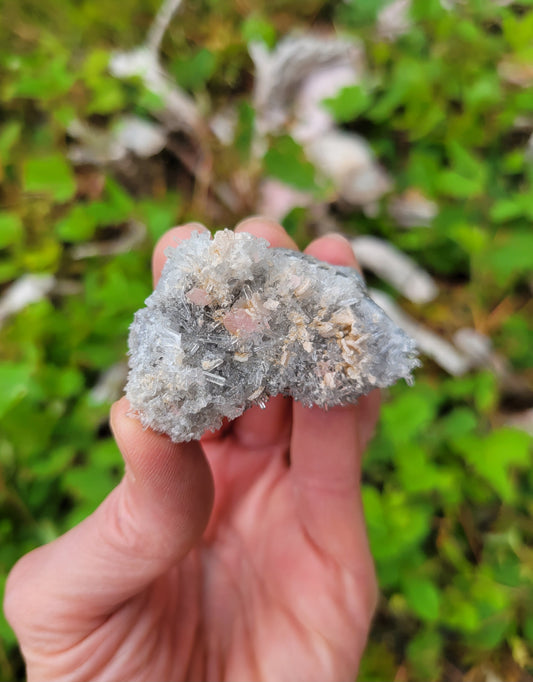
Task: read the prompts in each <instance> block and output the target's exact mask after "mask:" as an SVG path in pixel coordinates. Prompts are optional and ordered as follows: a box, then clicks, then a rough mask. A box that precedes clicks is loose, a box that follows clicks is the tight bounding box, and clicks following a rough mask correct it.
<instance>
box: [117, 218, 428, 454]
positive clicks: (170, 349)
mask: <svg viewBox="0 0 533 682" xmlns="http://www.w3.org/2000/svg"><path fill="white" fill-rule="evenodd" d="M268 247H269V244H268V242H267V241H265V240H264V239H259V238H257V237H254V236H252V235H250V234H247V233H244V232H241V233H234V232H232V231H230V230H223V231H220V232H217V233H216V234H215V236H214V238H213V239H211V238H210V235H209V234H208V233H201V234H199V233H194V234H193V235H192V237H191V238H190V239H188V240H186V241H183V242H181V243H180V244H179V245H178V246H177V247H175V248H168V249H167V251H166V255H167V257H168V260H167V262H166V264H165V267H164V269H163V274H162V276H161V279H160V280H159V283H158V285H157V288H156V289H155V291H154V292H153V293H152V295H151V296H150V297H149V298H148V299H147V300H146V307H145V308H142V309H141V310H139V311H138V312H137V313H136V315H135V319H134V322H133V324H132V325H131V331H130V337H129V346H130V353H129V354H130V360H129V362H130V373H129V378H128V384H127V387H126V395H127V397H128V400H129V401H130V403H131V407H132V410H133V411H134V413H135V414H136V415H137V416H138V417H139V419H140V420H141V422H142V424H143V425H144V426H145V427H151V428H152V429H154V430H156V431H159V432H163V433H166V434H168V435H169V436H170V437H171V438H172V440H174V441H177V442H180V441H188V440H191V439H196V438H199V437H200V436H201V435H202V434H203V433H204V432H205V431H206V430H209V429H211V430H214V429H217V428H218V427H220V425H221V423H222V419H223V418H224V417H227V418H228V419H234V418H235V417H238V416H239V415H241V414H242V413H243V412H244V410H246V409H247V408H248V407H251V406H252V405H261V406H264V405H265V403H266V401H267V399H268V398H269V397H270V396H274V395H278V394H283V395H289V396H292V397H293V398H294V399H296V400H299V401H301V402H302V403H304V404H305V405H319V406H321V407H330V406H333V405H346V404H349V403H355V402H356V401H357V398H359V396H361V395H364V394H365V393H368V392H369V391H370V390H372V389H373V388H375V387H379V386H381V387H383V386H389V385H390V384H392V383H394V382H395V381H397V380H398V379H399V378H402V377H403V378H404V379H406V380H407V381H408V382H410V381H411V371H412V370H413V368H414V367H416V366H417V365H418V364H419V363H418V360H417V353H416V349H415V342H414V341H413V340H412V339H411V338H409V337H408V336H407V335H406V334H405V332H403V331H402V330H401V329H399V328H398V327H397V326H396V325H395V324H394V323H393V322H392V321H391V320H390V319H389V318H388V317H387V315H385V313H384V312H383V311H382V310H381V308H379V307H378V306H377V305H376V304H375V303H374V302H373V301H372V300H371V299H370V298H369V297H368V295H367V292H366V288H365V286H364V284H363V281H362V279H361V277H360V276H359V274H358V273H357V272H356V271H355V270H354V269H352V268H348V267H339V266H333V265H329V264H327V263H324V262H322V261H319V260H317V259H315V258H312V257H310V256H306V255H304V254H302V253H299V252H297V251H291V250H289V249H279V248H272V249H271V248H268Z"/></svg>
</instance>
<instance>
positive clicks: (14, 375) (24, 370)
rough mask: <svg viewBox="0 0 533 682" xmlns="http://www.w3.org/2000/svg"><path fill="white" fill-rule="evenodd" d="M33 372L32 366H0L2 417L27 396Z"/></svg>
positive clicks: (4, 364)
mask: <svg viewBox="0 0 533 682" xmlns="http://www.w3.org/2000/svg"><path fill="white" fill-rule="evenodd" d="M32 372H33V368H32V367H31V365H26V364H20V363H19V364H16V363H14V364H9V363H2V364H0V386H1V387H2V390H1V391H0V417H3V415H4V414H5V413H6V412H7V411H8V410H9V408H10V407H12V406H13V405H14V404H15V403H17V402H18V401H19V400H21V399H22V398H23V397H24V396H25V395H26V393H27V392H28V390H29V383H30V378H31V375H32Z"/></svg>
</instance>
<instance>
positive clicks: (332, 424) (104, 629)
mask: <svg viewBox="0 0 533 682" xmlns="http://www.w3.org/2000/svg"><path fill="white" fill-rule="evenodd" d="M198 229H201V228H199V227H198V226H197V225H188V226H183V227H179V228H174V229H173V230H170V232H168V233H167V234H166V235H165V236H164V237H163V238H162V239H161V240H160V242H159V244H158V245H157V247H156V249H155V252H154V258H153V266H154V279H155V280H156V281H157V279H158V278H159V275H160V273H161V269H162V267H163V263H164V260H165V257H164V254H163V251H164V249H165V248H166V247H167V246H169V245H170V246H172V245H175V243H176V242H179V241H182V240H183V239H187V238H188V237H189V236H190V234H191V233H192V232H193V231H195V230H198ZM236 230H237V231H245V232H250V233H252V234H254V235H256V236H261V237H264V238H266V239H267V240H268V241H269V242H270V243H271V245H272V246H282V247H286V248H296V246H295V244H294V243H293V242H292V240H291V239H290V237H289V236H288V235H287V234H286V233H285V231H284V230H283V229H282V228H281V227H280V226H279V225H277V224H275V223H272V222H270V221H268V220H264V219H261V218H252V219H249V220H247V221H245V222H244V223H241V224H240V225H239V226H237V228H236ZM306 252H307V253H309V254H311V255H313V256H316V257H318V258H321V259H322V260H326V261H329V262H331V263H335V264H342V265H352V266H354V265H355V261H354V257H353V254H352V251H351V248H350V245H349V244H348V243H347V242H346V240H344V239H342V238H338V237H331V236H330V237H323V238H321V239H318V240H316V241H315V242H313V243H312V244H311V245H310V246H309V247H308V249H307V250H306ZM128 409H129V405H128V402H127V400H126V399H125V398H122V399H121V400H119V401H118V402H117V403H115V405H114V406H113V408H112V411H111V426H112V429H113V433H114V435H115V438H116V441H117V443H118V446H119V448H120V451H121V452H122V455H123V457H124V460H125V465H126V469H125V475H124V478H123V480H122V481H121V483H120V484H119V485H118V486H117V488H115V490H113V492H112V493H111V494H110V495H109V496H108V497H107V498H106V499H105V500H104V502H103V503H102V504H101V505H100V507H99V508H98V509H97V510H96V511H95V512H94V513H93V514H92V515H91V516H89V517H88V518H87V519H85V520H84V521H83V522H82V523H80V524H79V525H78V526H77V527H75V528H73V529H72V530H71V531H69V532H68V533H66V534H65V535H64V536H62V537H60V538H58V539H57V540H54V541H53V542H51V543H50V544H48V545H45V546H43V547H40V548H38V549H36V550H34V551H33V552H31V553H30V554H28V555H26V556H25V557H23V558H22V559H21V560H20V561H19V563H18V564H17V565H16V566H15V568H14V569H13V571H12V572H11V574H10V577H9V580H8V585H7V588H6V598H5V611H6V615H7V618H8V620H9V622H10V623H11V625H12V626H13V628H14V630H15V633H16V634H17V637H18V639H19V642H20V646H21V650H22V652H23V655H24V658H25V660H26V664H27V674H28V680H29V681H30V682H31V681H40V682H44V681H45V680H54V682H60V681H61V680H104V681H106V682H109V681H113V682H116V681H118V680H126V681H128V682H132V681H133V680H149V681H152V682H153V681H154V680H158V681H163V680H164V681H170V680H187V681H192V680H230V681H231V682H238V681H241V680H243V681H246V682H250V681H251V680H267V681H268V682H274V681H275V680H291V682H294V681H296V680H302V681H311V680H320V682H326V681H327V680H332V681H333V682H339V681H340V680H353V679H354V678H355V676H356V674H357V669H358V665H359V660H360V657H361V655H362V652H363V649H364V646H365V643H366V638H367V633H368V629H369V626H370V622H371V618H372V615H373V612H374V608H375V604H376V598H377V589H376V583H375V576H374V570H373V564H372V559H371V556H370V552H369V548H368V543H367V538H366V532H365V526H364V520H363V511H362V504H361V494H360V467H361V456H362V453H363V450H364V448H365V446H366V443H367V441H368V439H369V438H370V436H371V433H372V431H373V429H374V425H375V422H376V419H377V413H378V409H379V396H378V393H377V392H374V393H372V394H370V395H368V396H366V397H364V398H362V399H361V400H360V401H359V403H358V404H357V405H356V406H349V407H343V408H338V407H337V408H333V409H330V410H329V411H324V410H321V409H319V408H317V407H312V408H305V407H303V406H302V405H301V404H299V403H296V402H294V403H293V402H292V401H291V400H289V399H287V398H283V397H281V396H278V397H276V398H273V399H271V400H270V401H269V402H268V404H267V407H266V409H264V410H260V409H259V408H257V407H253V408H251V409H250V410H248V411H247V412H245V413H244V414H243V415H242V416H241V417H240V418H238V419H236V420H235V421H234V422H232V423H231V424H229V425H228V426H226V427H225V428H223V429H221V430H220V431H218V432H216V433H215V434H210V433H209V434H206V435H205V437H204V438H203V439H202V440H201V441H200V442H199V443H196V442H193V443H181V444H176V443H172V442H171V441H170V440H169V439H168V438H167V437H166V436H164V435H160V434H157V433H154V432H153V431H151V430H149V429H147V430H143V429H142V427H141V425H140V423H139V422H138V421H137V420H135V419H131V418H129V417H128V416H127V412H128Z"/></svg>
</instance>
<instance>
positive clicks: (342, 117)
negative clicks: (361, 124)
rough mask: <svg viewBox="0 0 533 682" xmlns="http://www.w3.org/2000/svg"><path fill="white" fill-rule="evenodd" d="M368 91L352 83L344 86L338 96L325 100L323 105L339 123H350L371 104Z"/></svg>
mask: <svg viewBox="0 0 533 682" xmlns="http://www.w3.org/2000/svg"><path fill="white" fill-rule="evenodd" d="M370 102H371V98H370V95H369V94H368V92H367V91H366V90H365V89H364V88H362V87H361V86H360V85H350V86H348V87H346V88H342V89H341V90H340V92H339V93H338V94H337V96H336V97H330V98H328V99H325V100H323V102H322V103H323V105H324V106H325V107H326V109H328V110H329V111H330V112H331V113H332V114H333V117H334V118H335V120H336V121H337V122H338V123H348V122H349V121H353V120H355V119H356V118H357V117H358V116H359V115H360V114H362V113H363V111H365V110H366V109H367V108H368V106H369V105H370Z"/></svg>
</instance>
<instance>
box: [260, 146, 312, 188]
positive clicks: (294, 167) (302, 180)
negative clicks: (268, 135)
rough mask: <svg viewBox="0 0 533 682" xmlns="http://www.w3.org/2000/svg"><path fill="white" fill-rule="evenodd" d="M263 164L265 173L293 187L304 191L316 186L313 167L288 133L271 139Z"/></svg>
mask: <svg viewBox="0 0 533 682" xmlns="http://www.w3.org/2000/svg"><path fill="white" fill-rule="evenodd" d="M263 164H264V169H265V172H266V173H267V175H270V176H271V177H273V178H276V179H277V180H281V181H282V182H284V183H286V184H287V185H290V186H291V187H294V188H295V189H300V190H303V191H306V190H314V189H315V188H316V183H315V168H314V166H313V164H312V163H310V162H309V161H307V159H306V158H305V154H304V151H303V149H302V148H301V146H300V145H299V144H298V143H297V142H295V141H294V140H293V138H292V137H291V136H290V135H283V136H281V137H278V138H276V139H274V140H273V141H272V144H271V146H270V149H269V150H268V151H267V153H266V154H265V156H264V159H263Z"/></svg>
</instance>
